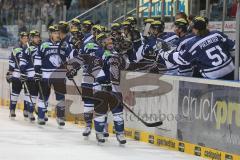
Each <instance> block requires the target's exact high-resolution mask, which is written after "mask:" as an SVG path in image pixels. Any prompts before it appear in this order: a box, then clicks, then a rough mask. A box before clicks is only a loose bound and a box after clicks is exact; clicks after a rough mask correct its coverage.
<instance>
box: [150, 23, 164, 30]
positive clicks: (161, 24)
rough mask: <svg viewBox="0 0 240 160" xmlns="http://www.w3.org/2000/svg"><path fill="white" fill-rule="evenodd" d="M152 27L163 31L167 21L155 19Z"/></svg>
mask: <svg viewBox="0 0 240 160" xmlns="http://www.w3.org/2000/svg"><path fill="white" fill-rule="evenodd" d="M150 27H151V28H153V29H158V30H159V32H163V31H164V28H165V23H164V22H163V21H153V22H152V23H151V26H150Z"/></svg>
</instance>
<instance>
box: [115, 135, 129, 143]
mask: <svg viewBox="0 0 240 160" xmlns="http://www.w3.org/2000/svg"><path fill="white" fill-rule="evenodd" d="M116 137H117V141H118V142H119V144H120V145H123V144H126V143H127V141H126V138H125V136H124V134H123V133H119V134H116Z"/></svg>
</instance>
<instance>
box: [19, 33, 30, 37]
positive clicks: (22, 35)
mask: <svg viewBox="0 0 240 160" xmlns="http://www.w3.org/2000/svg"><path fill="white" fill-rule="evenodd" d="M19 36H20V37H24V36H27V37H28V36H29V34H28V33H27V32H20V34H19Z"/></svg>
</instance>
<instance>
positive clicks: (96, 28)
mask: <svg viewBox="0 0 240 160" xmlns="http://www.w3.org/2000/svg"><path fill="white" fill-rule="evenodd" d="M92 30H93V32H96V33H101V32H103V31H104V29H103V27H102V26H101V25H99V24H95V25H93V27H92Z"/></svg>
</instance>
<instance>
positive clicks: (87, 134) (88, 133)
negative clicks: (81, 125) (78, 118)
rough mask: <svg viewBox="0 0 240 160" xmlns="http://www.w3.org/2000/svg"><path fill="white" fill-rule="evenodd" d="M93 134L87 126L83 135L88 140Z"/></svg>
mask: <svg viewBox="0 0 240 160" xmlns="http://www.w3.org/2000/svg"><path fill="white" fill-rule="evenodd" d="M90 134H91V127H90V126H87V127H86V128H85V130H84V131H83V133H82V135H83V136H84V137H85V138H87V137H88V136H89V135H90Z"/></svg>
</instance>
